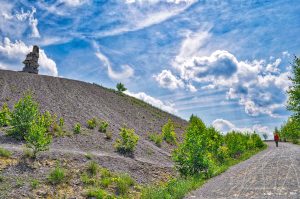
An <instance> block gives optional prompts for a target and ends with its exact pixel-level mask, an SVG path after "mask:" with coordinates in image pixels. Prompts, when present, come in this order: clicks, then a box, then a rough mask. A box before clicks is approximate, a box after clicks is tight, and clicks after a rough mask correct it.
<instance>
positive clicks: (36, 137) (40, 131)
mask: <svg viewBox="0 0 300 199" xmlns="http://www.w3.org/2000/svg"><path fill="white" fill-rule="evenodd" d="M25 140H26V146H27V147H28V148H31V149H32V150H33V158H36V155H37V153H39V152H41V151H46V150H48V149H49V145H50V144H51V142H52V137H51V136H50V135H49V134H47V129H46V128H45V125H43V123H35V122H33V123H32V124H31V126H30V129H29V132H28V134H27V135H26V137H25Z"/></svg>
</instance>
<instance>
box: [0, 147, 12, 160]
mask: <svg viewBox="0 0 300 199" xmlns="http://www.w3.org/2000/svg"><path fill="white" fill-rule="evenodd" d="M10 156H11V152H10V151H9V150H6V149H3V148H0V157H5V158H9V157H10Z"/></svg>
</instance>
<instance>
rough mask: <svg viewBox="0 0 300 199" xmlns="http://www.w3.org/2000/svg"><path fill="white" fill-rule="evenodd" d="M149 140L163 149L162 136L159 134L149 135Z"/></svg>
mask: <svg viewBox="0 0 300 199" xmlns="http://www.w3.org/2000/svg"><path fill="white" fill-rule="evenodd" d="M149 139H150V140H151V141H152V142H154V143H155V145H156V146H158V147H161V143H162V135H160V134H158V133H151V134H150V135H149Z"/></svg>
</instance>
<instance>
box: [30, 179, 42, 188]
mask: <svg viewBox="0 0 300 199" xmlns="http://www.w3.org/2000/svg"><path fill="white" fill-rule="evenodd" d="M39 185H40V181H38V180H37V179H33V180H32V181H31V188H32V189H36V188H37V187H38V186H39Z"/></svg>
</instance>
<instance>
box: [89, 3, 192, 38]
mask: <svg viewBox="0 0 300 199" xmlns="http://www.w3.org/2000/svg"><path fill="white" fill-rule="evenodd" d="M143 2H144V3H145V2H147V3H151V2H152V3H154V2H155V1H134V0H127V1H126V2H125V3H127V4H129V7H127V8H126V9H124V8H123V10H126V13H124V16H123V17H122V19H120V20H121V21H123V22H124V23H123V24H121V25H120V26H116V27H115V28H114V29H111V30H107V31H102V32H101V31H100V32H98V33H95V34H93V37H107V36H114V35H120V34H123V33H127V32H133V31H138V30H141V29H144V28H147V27H150V26H153V25H156V24H160V23H162V22H164V21H166V20H168V19H170V18H171V17H174V16H176V15H179V14H180V13H182V12H184V11H185V10H186V9H188V8H189V7H190V6H191V5H192V4H193V3H195V1H194V0H191V1H181V2H182V4H179V1H173V2H169V3H173V4H174V3H175V4H174V5H176V2H178V3H177V4H178V5H176V6H166V7H155V9H143V8H145V7H146V6H144V7H141V6H140V4H142V3H143ZM133 3H138V5H135V4H134V5H133ZM122 14H123V13H120V15H122Z"/></svg>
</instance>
